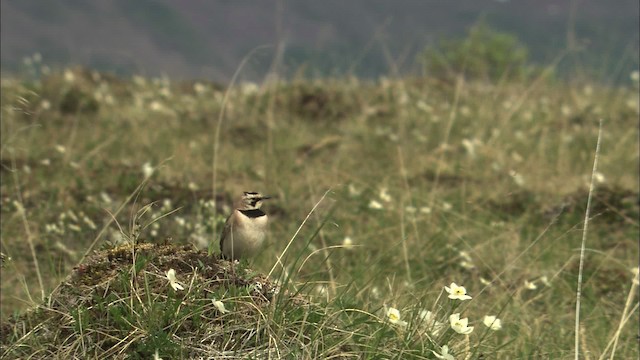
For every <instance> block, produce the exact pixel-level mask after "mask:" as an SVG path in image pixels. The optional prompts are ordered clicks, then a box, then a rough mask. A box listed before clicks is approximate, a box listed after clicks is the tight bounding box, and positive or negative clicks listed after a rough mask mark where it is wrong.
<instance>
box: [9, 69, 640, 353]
mask: <svg viewBox="0 0 640 360" xmlns="http://www.w3.org/2000/svg"><path fill="white" fill-rule="evenodd" d="M534 76H535V77H533V78H530V79H529V78H527V79H525V80H522V79H521V78H519V79H518V80H517V81H507V80H505V79H498V80H497V81H486V80H483V79H465V78H463V77H447V78H440V79H438V78H432V77H426V78H385V79H379V80H376V81H362V80H356V79H348V78H347V79H326V80H315V81H312V80H291V81H288V82H284V81H283V82H265V83H264V84H260V85H256V84H252V83H238V84H235V85H234V86H233V87H231V88H224V87H221V86H218V85H216V84H211V83H206V82H196V81H194V82H175V81H171V80H170V79H167V78H144V77H141V76H134V77H132V78H130V79H125V78H118V77H114V76H110V75H108V74H101V73H97V72H94V71H91V70H88V69H82V68H70V69H65V70H62V71H60V72H53V73H51V74H48V75H46V76H44V77H42V78H40V79H37V80H36V79H31V78H29V77H28V76H25V77H23V78H5V79H3V80H2V94H1V96H2V134H1V136H2V138H1V140H2V153H1V162H2V167H1V171H2V184H1V186H0V191H1V196H2V228H1V230H2V243H1V245H2V248H1V250H2V254H3V259H2V273H1V274H2V279H1V290H2V292H1V300H2V302H1V306H0V310H1V312H0V316H1V322H2V341H1V350H0V351H1V352H2V357H3V358H64V359H69V358H87V357H89V358H93V357H95V358H104V357H116V358H130V359H138V358H140V359H142V358H146V359H149V358H153V357H154V356H156V357H161V358H165V359H167V358H189V357H192V358H198V357H205V358H206V357H207V356H210V357H218V358H222V357H228V358H232V357H238V358H245V357H257V358H268V357H271V358H338V359H348V358H395V359H411V358H415V359H424V358H426V359H430V358H443V359H451V358H454V357H455V358H456V359H467V358H469V359H480V358H484V359H489V358H499V359H500V358H502V359H514V358H550V359H562V358H572V357H573V356H574V353H575V351H576V349H575V339H576V336H575V334H576V333H575V331H576V327H575V324H574V322H575V319H576V311H575V308H576V307H575V303H576V288H577V284H578V274H579V268H580V247H581V241H582V238H583V228H584V225H585V209H586V205H587V200H588V198H589V194H590V192H589V187H590V185H591V184H593V185H594V189H593V191H592V192H591V212H590V216H589V220H588V221H589V222H588V226H589V227H588V230H589V231H588V233H587V236H586V249H585V253H584V257H583V261H584V263H583V264H584V265H583V270H584V272H583V278H582V282H581V283H582V287H581V318H580V326H579V327H578V336H577V338H578V340H579V348H578V349H577V350H579V351H580V353H581V356H583V357H584V358H589V359H595V358H609V357H613V356H614V355H615V357H616V358H627V359H631V358H637V357H638V343H637V337H636V336H637V331H638V328H637V322H636V321H635V320H634V319H637V314H638V312H637V311H638V309H637V308H638V299H637V297H636V292H637V283H638V270H637V266H638V235H639V234H638V122H637V121H638V77H637V74H633V75H632V76H631V79H630V81H629V83H628V84H625V85H622V86H616V87H611V86H604V85H599V84H596V83H590V82H588V81H581V82H578V81H576V82H573V83H566V82H561V81H557V80H554V79H552V78H550V77H548V76H546V75H545V72H544V71H542V72H537V73H536V74H535V75H534ZM223 108H224V113H222V116H221V111H222V109H223ZM600 119H603V122H602V131H601V148H600V150H599V152H598V156H599V163H598V168H597V171H596V172H595V173H593V171H592V170H593V164H594V157H595V155H596V150H595V149H596V142H597V140H598V135H599V121H600ZM245 190H247V191H261V192H264V193H268V194H269V195H272V196H274V200H272V201H271V202H270V203H269V204H266V205H265V211H266V212H267V213H268V214H269V215H270V218H271V228H270V234H269V237H268V240H267V242H268V245H267V246H266V248H265V249H264V251H263V252H262V254H260V255H259V256H258V257H256V258H255V259H253V260H252V261H251V262H250V263H246V262H241V263H238V264H230V263H229V262H226V261H221V260H218V258H217V257H216V256H217V255H216V254H217V252H218V249H217V248H216V246H217V245H216V243H217V235H218V232H219V231H220V230H221V228H222V224H223V222H224V219H225V216H226V215H227V214H228V213H229V212H230V205H231V200H232V198H234V197H235V196H237V195H238V194H240V193H241V192H242V191H245ZM211 243H213V246H211ZM285 250H286V251H285ZM634 268H635V270H634ZM634 271H635V272H634Z"/></svg>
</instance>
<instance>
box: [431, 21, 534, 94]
mask: <svg viewBox="0 0 640 360" xmlns="http://www.w3.org/2000/svg"><path fill="white" fill-rule="evenodd" d="M421 60H422V62H423V64H424V68H425V72H426V74H427V76H433V77H437V78H445V79H453V78H455V77H456V76H459V75H462V76H464V77H465V78H467V79H473V80H486V81H492V82H496V81H498V80H501V79H510V80H511V81H523V80H525V79H529V78H531V76H532V75H534V74H535V72H534V71H535V67H534V66H533V65H531V64H530V63H529V51H528V49H527V47H526V46H525V45H524V44H522V43H521V42H519V41H518V39H517V38H516V37H515V36H514V35H512V34H509V33H504V32H500V31H496V30H494V29H492V28H490V27H489V26H488V25H487V24H486V23H485V22H480V23H478V24H476V25H474V26H472V27H471V29H469V34H468V36H467V37H466V38H464V39H453V40H452V39H443V40H441V41H440V43H439V44H438V46H436V47H434V48H428V49H427V50H425V51H424V53H423V54H422V55H421Z"/></svg>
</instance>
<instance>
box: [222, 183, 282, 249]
mask: <svg viewBox="0 0 640 360" xmlns="http://www.w3.org/2000/svg"><path fill="white" fill-rule="evenodd" d="M270 198H271V197H270V196H264V195H262V194H260V193H258V192H245V193H244V194H243V195H242V197H241V198H240V199H238V201H236V203H235V204H234V210H233V212H232V213H231V215H229V217H228V218H227V222H226V223H225V224H224V229H223V230H222V235H220V251H222V257H223V258H225V259H228V260H239V259H244V258H248V257H251V256H253V255H254V254H255V253H256V251H257V250H258V249H259V248H260V246H261V245H262V243H263V242H264V238H265V237H266V235H267V221H268V217H267V214H265V213H264V211H262V210H260V207H261V206H262V201H263V200H266V199H270Z"/></svg>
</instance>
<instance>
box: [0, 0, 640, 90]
mask: <svg viewBox="0 0 640 360" xmlns="http://www.w3.org/2000/svg"><path fill="white" fill-rule="evenodd" d="M1 10H2V11H1V14H2V18H1V19H2V31H1V34H2V45H1V50H2V55H1V60H2V72H3V74H6V73H10V72H15V71H19V70H20V67H21V65H22V62H23V59H24V58H25V57H28V56H31V55H32V54H34V53H40V54H41V55H42V58H43V62H44V63H45V64H50V65H52V66H59V67H62V66H66V65H69V64H82V65H85V66H88V67H91V68H95V69H97V70H101V71H113V72H116V73H120V74H130V73H138V74H146V75H149V76H155V75H158V74H167V75H168V76H170V77H174V78H209V79H213V80H219V81H224V80H227V79H228V78H230V76H231V74H233V71H234V70H235V68H236V67H237V65H238V64H239V63H240V61H241V59H242V57H243V56H245V55H246V54H247V53H248V52H249V51H251V49H254V48H255V47H257V46H261V45H271V47H270V48H268V49H263V50H261V51H260V52H259V53H258V56H256V57H252V59H251V61H250V63H249V64H248V66H247V67H246V69H245V70H244V71H243V76H244V77H245V78H246V79H247V80H260V79H262V77H263V76H264V75H265V73H266V72H267V71H268V69H270V68H271V67H272V63H273V59H274V58H276V54H277V45H278V44H282V45H283V49H284V51H283V53H282V62H281V67H280V68H279V69H278V70H279V73H281V74H284V75H292V74H295V73H296V71H301V69H304V71H305V72H306V74H307V75H312V76H327V75H335V76H340V75H344V74H354V75H357V76H363V77H377V76H380V75H382V74H389V73H394V72H395V71H398V72H400V73H407V72H415V71H418V70H419V66H418V65H417V64H418V63H417V62H416V55H417V54H419V53H420V52H421V51H423V50H424V49H425V48H426V47H429V46H433V45H435V44H437V42H438V40H439V39H441V38H452V37H463V36H464V34H465V33H466V31H467V30H468V28H469V27H470V26H472V25H473V24H475V23H477V22H478V21H479V20H480V19H484V21H486V22H487V23H488V24H489V25H490V26H492V27H493V28H495V29H497V30H498V31H503V32H508V33H512V34H514V35H516V36H517V37H518V38H519V39H520V41H522V42H523V43H524V44H525V45H526V46H527V47H528V48H529V50H530V55H531V58H532V59H533V60H534V61H537V62H539V63H542V64H549V63H551V62H552V61H553V60H554V59H557V58H558V57H559V56H561V55H562V54H564V55H565V56H563V57H562V61H561V62H560V64H559V66H560V69H561V70H562V69H564V70H565V71H566V70H567V69H571V70H572V71H575V69H580V71H586V72H587V73H588V74H589V75H594V76H597V77H598V78H599V79H601V80H605V81H615V80H617V79H621V78H625V79H626V78H627V76H628V74H629V72H630V71H631V70H635V69H637V68H638V42H639V36H638V2H637V1H635V0H616V1H614V2H603V1H597V0H583V1H573V2H569V1H552V0H541V1H518V2H515V1H495V0H494V1H487V0H483V1H478V0H465V1H456V2H444V1H441V2H440V1H438V2H436V1H403V2H401V3H400V4H399V3H397V2H392V1H369V0H367V1H365V0H354V1H339V0H326V1H323V2H314V1H295V2H293V1H288V2H287V1H276V0H269V1H260V2H249V1H205V0H185V1H180V2H172V1H167V0H161V1H155V0H138V1H128V0H96V1H91V2H85V1H78V0H66V1H56V2H42V1H38V0H19V1H14V0H4V1H2V3H1ZM567 49H572V50H575V51H569V52H568V53H567V52H565V51H566V50H567ZM302 66H303V67H302Z"/></svg>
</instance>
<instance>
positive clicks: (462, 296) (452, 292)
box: [444, 282, 471, 300]
mask: <svg viewBox="0 0 640 360" xmlns="http://www.w3.org/2000/svg"><path fill="white" fill-rule="evenodd" d="M444 289H445V290H446V291H447V292H448V293H449V299H454V300H470V299H471V296H469V295H467V289H465V288H464V286H459V285H458V284H456V283H454V282H452V283H451V285H449V286H445V287H444Z"/></svg>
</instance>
